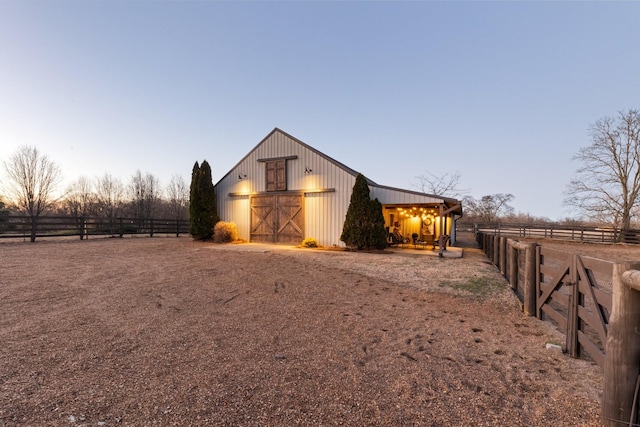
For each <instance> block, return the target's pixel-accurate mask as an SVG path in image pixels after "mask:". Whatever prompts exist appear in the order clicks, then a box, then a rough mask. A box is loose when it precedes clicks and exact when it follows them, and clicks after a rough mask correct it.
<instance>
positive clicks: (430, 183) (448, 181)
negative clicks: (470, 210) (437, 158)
mask: <svg viewBox="0 0 640 427" xmlns="http://www.w3.org/2000/svg"><path fill="white" fill-rule="evenodd" d="M416 180H417V183H415V184H414V187H417V188H418V189H419V190H420V191H421V192H423V193H425V194H432V195H436V196H444V197H451V198H454V199H460V198H462V197H464V196H465V195H466V193H468V190H466V189H461V188H459V185H460V174H459V173H457V172H456V173H450V172H446V173H444V174H443V175H435V174H432V173H430V172H427V173H426V174H425V175H420V176H417V177H416Z"/></svg>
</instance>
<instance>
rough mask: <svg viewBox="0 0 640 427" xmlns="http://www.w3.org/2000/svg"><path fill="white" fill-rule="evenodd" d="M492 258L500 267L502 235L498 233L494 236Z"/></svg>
mask: <svg viewBox="0 0 640 427" xmlns="http://www.w3.org/2000/svg"><path fill="white" fill-rule="evenodd" d="M491 260H492V261H493V263H494V264H495V265H497V266H498V267H500V236H498V235H497V234H496V235H495V236H493V257H492V258H491Z"/></svg>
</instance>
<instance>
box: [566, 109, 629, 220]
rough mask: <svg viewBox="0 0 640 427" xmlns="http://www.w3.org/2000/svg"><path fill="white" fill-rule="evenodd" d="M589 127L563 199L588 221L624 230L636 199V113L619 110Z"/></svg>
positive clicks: (576, 156)
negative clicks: (584, 143)
mask: <svg viewBox="0 0 640 427" xmlns="http://www.w3.org/2000/svg"><path fill="white" fill-rule="evenodd" d="M590 130H591V141H592V142H591V145H589V146H587V147H583V148H581V149H580V151H579V152H578V154H576V155H575V156H574V160H577V161H579V162H580V163H581V164H582V165H581V166H580V167H579V168H578V170H577V171H576V173H575V177H574V179H572V180H571V182H570V183H569V185H568V188H567V194H568V196H567V198H566V199H565V202H566V203H567V204H569V205H571V206H574V207H575V208H577V209H578V210H579V211H581V212H583V213H584V214H586V216H587V217H589V218H590V219H592V220H598V221H603V222H605V223H609V224H611V225H613V226H615V227H620V228H622V229H623V230H627V229H629V228H630V224H631V218H632V215H633V212H634V209H635V208H637V207H638V204H639V202H640V200H639V198H638V196H639V195H640V113H638V111H636V110H628V111H626V112H623V111H621V112H619V113H618V116H616V117H605V118H602V119H600V120H598V121H596V122H595V123H594V124H593V125H592V126H591V128H590Z"/></svg>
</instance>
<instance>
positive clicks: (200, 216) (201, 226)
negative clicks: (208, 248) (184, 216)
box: [189, 160, 218, 240]
mask: <svg viewBox="0 0 640 427" xmlns="http://www.w3.org/2000/svg"><path fill="white" fill-rule="evenodd" d="M189 195H190V199H189V233H190V234H191V235H192V236H193V238H194V239H196V240H208V239H211V237H213V227H214V226H215V225H216V222H218V213H217V209H216V195H215V189H214V187H213V182H212V180H211V167H210V166H209V163H208V162H207V161H206V160H205V161H203V162H202V165H198V162H196V163H195V165H194V166H193V170H192V172H191V187H190V193H189Z"/></svg>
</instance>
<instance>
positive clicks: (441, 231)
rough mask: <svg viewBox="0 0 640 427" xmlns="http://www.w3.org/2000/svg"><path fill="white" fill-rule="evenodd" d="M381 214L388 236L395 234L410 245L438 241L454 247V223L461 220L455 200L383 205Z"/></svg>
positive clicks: (459, 206) (460, 208)
mask: <svg viewBox="0 0 640 427" xmlns="http://www.w3.org/2000/svg"><path fill="white" fill-rule="evenodd" d="M382 213H383V216H384V220H385V227H386V229H387V232H388V233H394V232H397V233H399V234H400V235H402V236H403V237H405V238H408V239H410V240H411V241H413V240H415V239H418V240H421V241H427V242H429V241H440V239H441V238H448V239H449V241H450V243H455V240H456V239H455V219H456V218H459V217H461V216H462V205H461V203H460V202H459V201H457V200H452V201H448V200H445V201H443V202H441V203H433V202H430V203H393V204H383V205H382Z"/></svg>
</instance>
